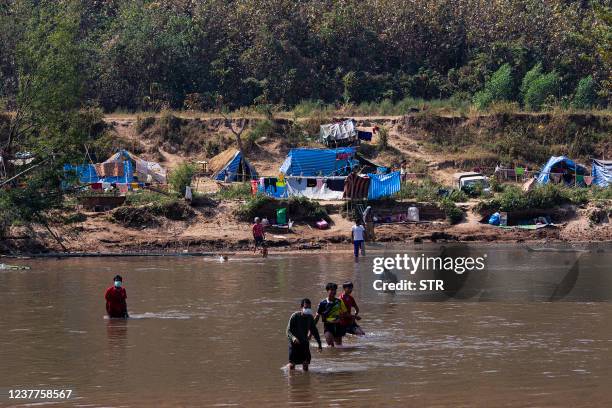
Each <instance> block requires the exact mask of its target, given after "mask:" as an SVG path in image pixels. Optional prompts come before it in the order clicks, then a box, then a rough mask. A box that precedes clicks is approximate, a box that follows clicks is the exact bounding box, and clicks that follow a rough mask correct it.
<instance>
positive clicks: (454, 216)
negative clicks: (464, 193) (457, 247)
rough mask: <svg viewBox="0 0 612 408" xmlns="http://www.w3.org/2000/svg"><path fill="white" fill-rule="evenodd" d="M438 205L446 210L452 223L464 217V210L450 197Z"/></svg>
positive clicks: (447, 216)
mask: <svg viewBox="0 0 612 408" xmlns="http://www.w3.org/2000/svg"><path fill="white" fill-rule="evenodd" d="M438 206H439V207H440V209H441V210H443V211H444V213H445V214H446V218H447V219H448V221H449V222H450V223H451V224H457V223H458V222H460V221H461V220H462V219H463V210H461V208H459V207H457V206H456V205H455V203H454V202H453V201H452V200H450V199H449V198H444V199H442V200H441V201H440V203H439V204H438Z"/></svg>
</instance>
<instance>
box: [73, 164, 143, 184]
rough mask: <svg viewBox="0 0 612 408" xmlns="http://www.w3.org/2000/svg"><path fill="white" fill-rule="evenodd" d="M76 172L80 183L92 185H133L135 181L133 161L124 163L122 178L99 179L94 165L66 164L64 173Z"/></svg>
mask: <svg viewBox="0 0 612 408" xmlns="http://www.w3.org/2000/svg"><path fill="white" fill-rule="evenodd" d="M70 172H76V174H77V177H78V178H79V182H81V183H83V184H91V183H101V182H106V183H132V182H133V181H134V165H133V164H132V162H131V161H129V160H126V161H124V162H123V174H124V176H121V177H98V174H97V173H96V168H95V167H94V165H93V164H82V165H72V164H64V173H70Z"/></svg>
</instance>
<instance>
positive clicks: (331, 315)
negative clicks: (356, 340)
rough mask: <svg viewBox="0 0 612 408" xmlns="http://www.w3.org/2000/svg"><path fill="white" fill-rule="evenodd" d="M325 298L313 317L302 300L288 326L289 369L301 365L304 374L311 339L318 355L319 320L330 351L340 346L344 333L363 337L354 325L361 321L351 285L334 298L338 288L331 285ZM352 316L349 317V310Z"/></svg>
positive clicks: (346, 284)
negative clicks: (330, 348)
mask: <svg viewBox="0 0 612 408" xmlns="http://www.w3.org/2000/svg"><path fill="white" fill-rule="evenodd" d="M325 291H326V292H327V297H326V298H325V299H323V300H321V302H320V303H319V306H318V307H317V312H316V314H313V312H312V303H311V302H310V299H307V298H305V299H302V301H301V302H300V308H301V310H299V311H297V312H295V313H293V314H292V315H291V317H290V318H289V323H288V324H287V331H286V332H287V338H288V340H289V369H290V370H293V369H295V366H296V365H299V364H301V365H302V367H303V369H304V371H308V366H309V365H310V360H311V354H310V341H309V340H310V338H311V337H314V338H315V340H316V341H317V344H318V346H319V347H318V351H319V352H321V351H322V350H323V348H322V344H321V337H320V335H319V330H318V329H317V323H318V322H319V320H323V335H324V337H325V342H326V343H327V345H328V346H329V347H335V346H336V345H342V337H344V336H345V335H346V334H347V333H350V334H353V335H356V336H363V335H364V334H365V333H364V331H363V330H362V329H361V327H360V326H359V325H358V324H357V321H358V320H361V316H359V306H357V302H355V298H353V296H352V295H351V294H352V293H353V283H352V282H345V283H344V284H342V294H341V295H340V297H336V294H337V291H338V285H337V284H335V283H333V282H330V283H328V284H327V285H325ZM353 309H354V310H355V313H354V314H352V310H353Z"/></svg>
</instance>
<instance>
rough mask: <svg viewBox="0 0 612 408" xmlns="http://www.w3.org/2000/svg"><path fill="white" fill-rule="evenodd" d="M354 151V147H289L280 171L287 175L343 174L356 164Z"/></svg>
mask: <svg viewBox="0 0 612 408" xmlns="http://www.w3.org/2000/svg"><path fill="white" fill-rule="evenodd" d="M355 151H356V149H355V148H354V147H339V148H337V149H307V148H298V149H291V150H290V151H289V154H288V155H287V158H286V159H285V162H284V163H283V165H282V166H281V168H280V172H281V173H284V174H286V175H287V176H304V177H312V176H345V175H347V174H349V173H350V171H351V169H352V168H353V167H354V166H355V165H357V164H358V162H356V161H355V160H354V157H355ZM344 156H348V157H347V158H344Z"/></svg>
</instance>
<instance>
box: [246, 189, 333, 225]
mask: <svg viewBox="0 0 612 408" xmlns="http://www.w3.org/2000/svg"><path fill="white" fill-rule="evenodd" d="M279 208H287V218H288V219H291V220H293V221H305V222H315V221H319V220H322V219H323V220H326V221H327V222H331V219H330V218H329V215H328V214H327V211H325V208H323V207H322V206H321V205H320V204H319V203H318V202H316V201H312V200H309V199H308V198H306V197H291V198H289V199H288V200H275V199H273V198H271V197H268V196H266V195H263V194H258V195H256V196H254V197H252V198H251V199H250V200H248V201H247V202H246V203H244V204H243V205H241V206H240V207H239V208H238V210H237V211H236V217H237V218H238V219H239V220H240V221H246V222H252V221H253V219H254V218H255V217H261V218H264V217H265V218H268V219H270V220H272V219H275V218H276V210H277V209H279Z"/></svg>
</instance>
